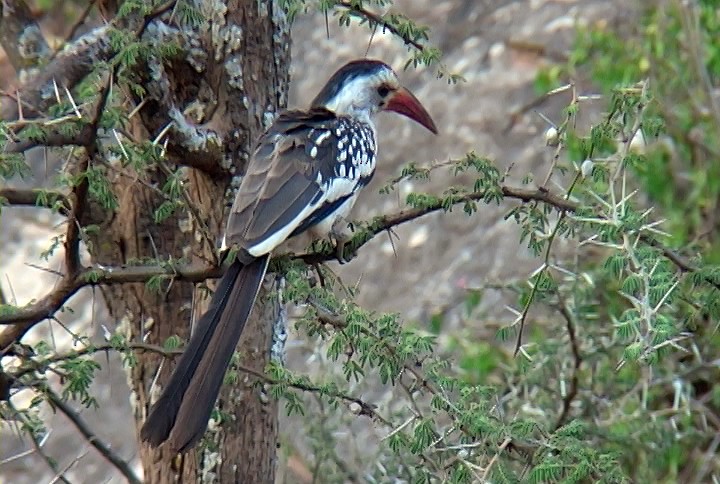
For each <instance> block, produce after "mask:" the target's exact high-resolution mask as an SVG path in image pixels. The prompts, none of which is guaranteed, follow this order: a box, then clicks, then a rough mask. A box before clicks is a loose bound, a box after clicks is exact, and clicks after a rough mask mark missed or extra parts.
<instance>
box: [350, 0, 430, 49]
mask: <svg viewBox="0 0 720 484" xmlns="http://www.w3.org/2000/svg"><path fill="white" fill-rule="evenodd" d="M336 6H338V7H341V8H344V9H346V10H348V11H350V12H352V13H354V14H356V15H357V16H359V17H362V18H364V19H366V20H367V21H368V22H370V26H371V27H374V26H375V25H379V26H381V27H382V28H383V30H387V31H388V32H390V33H392V34H393V35H395V36H396V37H398V38H400V39H402V40H403V42H405V44H407V45H412V46H413V47H415V48H416V49H417V50H419V51H420V52H422V51H424V50H425V46H424V45H423V44H421V43H420V42H418V41H417V40H415V39H412V38H410V37H409V36H408V35H406V34H404V33H403V32H400V31H399V30H398V29H396V28H395V26H394V25H392V24H391V23H389V22H388V21H387V20H385V19H384V18H383V17H382V16H381V15H378V14H376V13H373V12H370V11H369V10H366V9H364V8H362V7H358V6H357V5H355V4H354V2H337V3H336Z"/></svg>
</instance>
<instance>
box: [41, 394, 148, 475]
mask: <svg viewBox="0 0 720 484" xmlns="http://www.w3.org/2000/svg"><path fill="white" fill-rule="evenodd" d="M38 390H39V391H41V392H42V393H43V394H44V395H45V396H46V397H47V399H48V401H49V402H50V404H51V405H52V406H53V407H54V408H57V409H58V410H60V412H62V413H63V414H64V415H65V416H66V417H67V418H68V420H70V421H71V422H72V423H73V425H74V426H75V428H76V429H77V430H78V431H79V432H80V434H81V435H82V436H83V437H84V438H85V439H86V440H87V441H88V443H89V444H90V445H92V446H93V447H94V448H95V450H97V451H98V452H99V453H100V454H101V455H102V456H103V457H105V458H106V459H107V460H108V461H109V462H110V463H111V464H112V465H113V466H114V467H115V468H116V469H117V470H118V471H119V472H120V473H121V474H122V475H123V477H125V479H126V480H127V481H128V482H129V483H131V484H141V483H142V481H140V479H139V478H138V477H137V476H136V475H135V472H134V471H133V470H132V469H131V468H130V465H129V464H128V463H127V462H125V461H124V460H123V459H121V458H120V456H118V455H117V454H116V453H115V452H114V451H113V450H112V449H110V446H109V445H108V444H106V443H105V442H104V441H102V440H101V439H100V438H99V437H98V436H97V435H95V433H94V432H93V431H92V430H91V429H90V427H89V426H88V424H87V423H86V422H85V421H84V420H83V419H82V417H80V415H79V414H78V413H77V412H76V411H75V410H73V409H72V408H70V406H69V405H68V404H67V403H66V402H65V401H64V400H63V399H62V398H60V395H58V394H57V393H55V392H54V391H53V390H52V389H50V388H49V387H47V386H44V387H43V388H42V389H38Z"/></svg>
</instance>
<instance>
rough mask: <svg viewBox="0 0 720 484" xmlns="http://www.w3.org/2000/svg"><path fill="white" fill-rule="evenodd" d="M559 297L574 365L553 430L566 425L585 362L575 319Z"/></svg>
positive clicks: (558, 306)
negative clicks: (578, 339)
mask: <svg viewBox="0 0 720 484" xmlns="http://www.w3.org/2000/svg"><path fill="white" fill-rule="evenodd" d="M557 296H558V304H557V306H556V307H557V310H558V311H559V312H560V314H561V315H562V317H563V319H565V327H566V328H567V332H568V337H569V338H570V349H571V350H572V354H573V361H574V364H573V370H572V376H571V377H570V390H569V391H568V392H567V393H566V394H565V396H564V397H563V406H562V410H561V411H560V416H559V417H558V419H557V421H556V422H555V425H554V426H553V430H557V429H559V428H560V427H562V426H563V425H564V424H565V422H566V420H567V417H568V415H569V414H570V405H571V404H572V402H573V400H575V397H576V396H577V393H578V386H579V379H578V372H579V371H580V365H582V361H583V360H582V356H581V355H580V345H579V344H578V341H577V334H576V332H575V318H574V317H573V315H572V313H571V312H570V310H569V309H568V307H567V304H565V300H564V299H563V297H562V295H561V294H560V292H559V291H558V293H557Z"/></svg>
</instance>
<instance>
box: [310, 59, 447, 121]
mask: <svg viewBox="0 0 720 484" xmlns="http://www.w3.org/2000/svg"><path fill="white" fill-rule="evenodd" d="M312 107H318V108H325V109H328V110H329V111H332V112H334V113H335V114H337V115H339V116H352V117H358V118H369V117H370V116H371V115H373V114H375V113H377V112H379V111H394V112H396V113H399V114H402V115H403V116H407V117H408V118H410V119H412V120H413V121H416V122H417V123H419V124H421V125H422V126H424V127H425V128H427V129H428V130H430V131H431V132H433V133H435V134H437V128H436V127H435V123H434V122H433V120H432V118H431V117H430V114H428V112H427V110H425V108H424V107H423V105H422V104H420V101H418V99H417V98H416V97H415V96H414V95H413V94H412V93H411V92H410V91H409V90H407V89H406V88H404V87H402V86H401V85H400V81H399V80H398V76H397V74H395V71H393V70H392V68H391V67H390V66H389V65H387V64H385V63H384V62H381V61H377V60H368V59H363V60H356V61H352V62H349V63H347V64H345V65H344V66H343V67H341V68H340V69H339V70H338V71H337V72H335V74H333V76H332V77H331V78H330V80H328V82H327V84H325V87H323V89H322V91H320V94H318V95H317V96H316V97H315V99H314V100H313V102H312Z"/></svg>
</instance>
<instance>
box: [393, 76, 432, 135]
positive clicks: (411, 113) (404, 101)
mask: <svg viewBox="0 0 720 484" xmlns="http://www.w3.org/2000/svg"><path fill="white" fill-rule="evenodd" d="M385 110H386V111H394V112H396V113H398V114H402V115H403V116H407V117H408V118H410V119H412V120H413V121H415V122H417V123H418V124H421V125H423V126H425V127H426V128H427V129H428V130H429V131H431V132H432V133H433V134H437V132H438V130H437V127H436V126H435V122H434V121H433V120H432V118H431V117H430V114H429V113H428V112H427V110H425V108H424V107H423V105H422V104H420V101H418V99H417V98H416V97H415V96H414V95H413V93H411V92H410V91H408V90H407V89H405V88H404V87H401V88H400V89H398V90H397V91H395V93H394V94H393V95H392V97H391V98H390V99H389V100H388V103H387V105H386V106H385Z"/></svg>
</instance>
